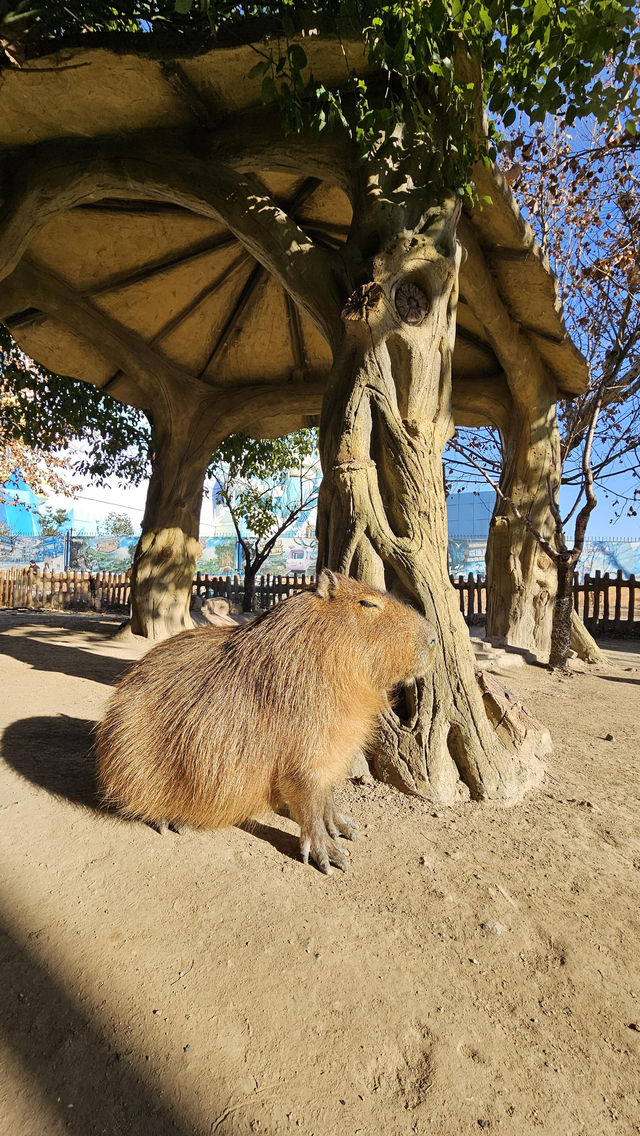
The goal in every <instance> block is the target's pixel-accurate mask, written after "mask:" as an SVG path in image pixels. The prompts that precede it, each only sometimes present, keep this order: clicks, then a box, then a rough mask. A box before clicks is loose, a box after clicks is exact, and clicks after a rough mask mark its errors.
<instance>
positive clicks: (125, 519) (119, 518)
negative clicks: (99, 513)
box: [98, 510, 135, 536]
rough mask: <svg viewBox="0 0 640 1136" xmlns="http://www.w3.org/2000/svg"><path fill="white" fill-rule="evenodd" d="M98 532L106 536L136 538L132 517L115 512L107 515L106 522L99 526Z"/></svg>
mask: <svg viewBox="0 0 640 1136" xmlns="http://www.w3.org/2000/svg"><path fill="white" fill-rule="evenodd" d="M98 531H99V532H100V533H101V535H104V536H134V535H135V529H134V527H133V524H132V523H131V517H129V515H128V514H127V513H118V512H116V511H115V510H113V511H112V512H110V513H107V515H106V517H105V519H104V521H102V522H101V524H99V525H98Z"/></svg>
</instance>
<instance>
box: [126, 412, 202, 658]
mask: <svg viewBox="0 0 640 1136" xmlns="http://www.w3.org/2000/svg"><path fill="white" fill-rule="evenodd" d="M185 419H186V420H185ZM190 427H195V423H194V421H193V419H192V416H191V415H188V414H187V413H185V411H184V410H183V412H182V416H181V415H179V414H173V415H171V416H167V421H166V422H162V421H160V422H157V421H156V422H155V423H154V442H155V446H154V450H155V452H154V458H153V468H152V473H151V480H150V483H149V491H148V494H147V501H146V508H145V512H144V517H143V521H142V536H141V537H140V540H139V541H138V546H137V548H136V552H135V556H134V560H133V570H132V577H131V631H132V632H133V633H134V634H135V635H143V636H145V637H146V638H148V639H166V638H167V637H168V636H169V635H175V634H177V632H178V631H182V630H184V629H185V628H187V627H191V626H192V622H191V616H190V614H189V607H190V603H191V586H192V582H193V577H194V573H195V565H196V560H197V558H198V556H199V555H200V551H201V548H200V544H199V542H198V534H199V527H200V508H201V505H202V493H203V486H204V478H205V474H206V471H207V466H208V465H209V462H210V460H211V447H210V446H205V447H204V448H197V447H196V446H194V430H192V429H190Z"/></svg>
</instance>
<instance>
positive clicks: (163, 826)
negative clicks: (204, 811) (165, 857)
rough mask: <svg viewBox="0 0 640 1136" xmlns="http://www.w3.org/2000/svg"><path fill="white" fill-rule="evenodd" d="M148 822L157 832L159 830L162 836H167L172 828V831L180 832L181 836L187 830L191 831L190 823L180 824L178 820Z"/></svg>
mask: <svg viewBox="0 0 640 1136" xmlns="http://www.w3.org/2000/svg"><path fill="white" fill-rule="evenodd" d="M148 824H149V827H150V828H155V830H156V832H159V833H160V835H161V836H166V835H167V833H168V832H169V830H171V832H178V833H180V835H181V836H184V835H185V833H187V832H191V829H190V828H189V825H188V824H179V823H178V821H172V820H171V821H168V820H158V821H154V820H150V821H149V822H148Z"/></svg>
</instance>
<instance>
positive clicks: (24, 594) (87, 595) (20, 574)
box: [0, 568, 131, 612]
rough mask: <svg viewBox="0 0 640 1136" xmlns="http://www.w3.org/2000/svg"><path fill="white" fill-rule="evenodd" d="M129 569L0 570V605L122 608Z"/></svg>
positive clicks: (54, 608)
mask: <svg viewBox="0 0 640 1136" xmlns="http://www.w3.org/2000/svg"><path fill="white" fill-rule="evenodd" d="M130 593H131V586H130V580H129V573H128V572H93V573H92V572H47V573H45V574H44V575H43V574H42V572H34V571H33V570H32V569H28V568H5V569H3V570H2V571H0V607H20V608H33V609H36V610H38V611H61V610H63V611H91V610H93V611H109V610H115V611H123V612H125V611H126V610H127V609H128V607H129V598H130Z"/></svg>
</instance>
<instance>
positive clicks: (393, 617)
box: [315, 568, 437, 690]
mask: <svg viewBox="0 0 640 1136" xmlns="http://www.w3.org/2000/svg"><path fill="white" fill-rule="evenodd" d="M315 597H316V605H317V613H318V617H319V618H320V619H321V620H322V621H323V622H324V621H326V622H327V623H328V624H331V625H332V627H333V628H335V633H336V636H337V637H338V638H339V639H340V640H341V641H342V643H344V644H345V647H346V650H345V654H344V665H345V669H346V670H347V671H349V670H350V669H352V670H353V671H356V672H357V671H360V672H361V673H363V674H365V675H367V676H368V677H370V678H371V679H372V680H373V682H374V683H376V684H377V685H378V684H379V685H380V686H381V687H384V688H385V689H386V690H390V689H391V687H393V686H395V685H396V684H397V683H400V682H408V681H409V679H411V678H417V677H418V676H420V675H423V674H425V673H426V672H427V671H428V670H429V668H430V667H431V666H432V665H433V660H434V657H435V653H436V645H437V635H436V630H435V627H434V626H433V624H432V623H430V622H429V620H428V619H425V617H424V616H423V615H420V613H419V612H418V611H416V610H415V608H412V607H410V606H409V605H408V604H406V603H402V601H401V600H397V599H395V597H394V596H392V595H390V594H389V593H388V592H382V591H379V590H378V589H377V588H373V587H369V586H368V585H367V584H363V583H361V582H360V581H359V580H353V579H352V578H351V577H350V576H343V575H341V574H340V573H338V572H331V571H329V569H327V568H325V569H324V570H323V571H322V572H321V573H320V575H319V576H318V580H317V583H316V588H315Z"/></svg>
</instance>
